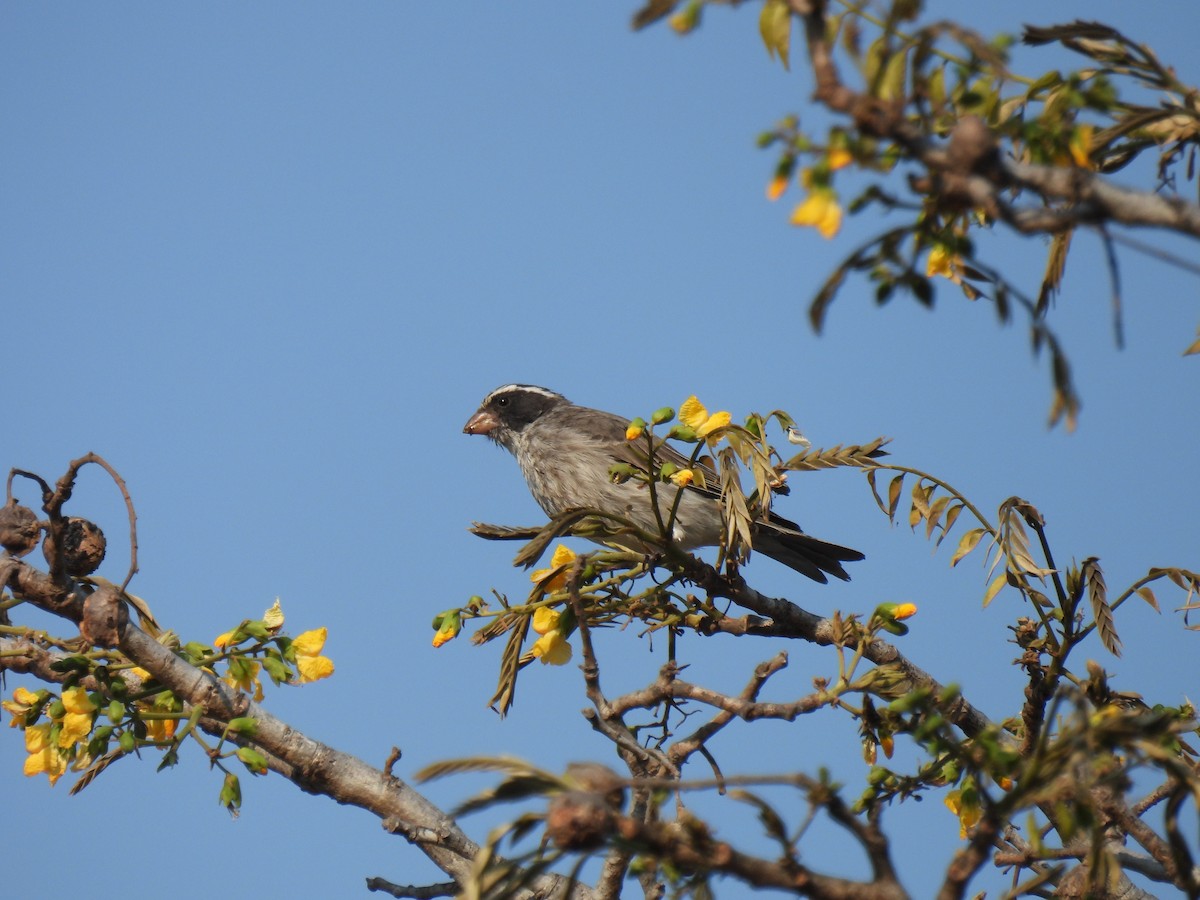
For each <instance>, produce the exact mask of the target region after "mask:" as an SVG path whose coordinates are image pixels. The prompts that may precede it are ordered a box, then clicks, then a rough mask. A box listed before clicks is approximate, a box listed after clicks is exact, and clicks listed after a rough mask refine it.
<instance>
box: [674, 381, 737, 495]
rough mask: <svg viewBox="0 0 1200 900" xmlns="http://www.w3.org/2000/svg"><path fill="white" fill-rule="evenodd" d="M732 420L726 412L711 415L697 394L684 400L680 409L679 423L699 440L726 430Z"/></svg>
mask: <svg viewBox="0 0 1200 900" xmlns="http://www.w3.org/2000/svg"><path fill="white" fill-rule="evenodd" d="M730 419H731V417H730V415H729V413H727V412H725V411H724V410H722V411H721V412H716V413H713V414H712V415H709V413H708V409H707V408H706V407H705V405H704V404H703V403H701V402H700V401H699V400H698V399H696V395H695V394H692V396H690V397H688V398H687V399H686V400H684V401H683V403H682V404H680V407H679V421H680V422H682V423H683V424H684V425H686V426H688V427H689V428H691V429H692V430H693V431H695V432H696V437H698V438H706V437H708V436H709V435H710V434H712V433H713V432H714V431H716V430H717V429H718V428H725V427H726V426H727V425H729V422H730ZM693 475H694V473H693Z"/></svg>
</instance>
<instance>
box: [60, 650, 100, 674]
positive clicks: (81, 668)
mask: <svg viewBox="0 0 1200 900" xmlns="http://www.w3.org/2000/svg"><path fill="white" fill-rule="evenodd" d="M91 668H92V661H91V660H90V659H88V658H87V657H86V656H80V655H78V654H77V655H75V656H65V657H63V658H62V659H56V660H55V661H54V662H52V663H50V670H51V671H52V672H87V671H90V670H91Z"/></svg>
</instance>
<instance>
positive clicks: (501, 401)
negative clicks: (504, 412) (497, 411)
mask: <svg viewBox="0 0 1200 900" xmlns="http://www.w3.org/2000/svg"><path fill="white" fill-rule="evenodd" d="M496 405H497V406H508V398H507V397H497V398H496Z"/></svg>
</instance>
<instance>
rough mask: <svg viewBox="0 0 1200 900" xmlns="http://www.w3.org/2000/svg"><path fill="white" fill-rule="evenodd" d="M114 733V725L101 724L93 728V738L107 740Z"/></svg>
mask: <svg viewBox="0 0 1200 900" xmlns="http://www.w3.org/2000/svg"><path fill="white" fill-rule="evenodd" d="M112 733H113V727H112V726H111V725H101V726H99V727H98V728H93V729H92V740H93V741H102V742H107V741H108V738H109V736H110V735H112Z"/></svg>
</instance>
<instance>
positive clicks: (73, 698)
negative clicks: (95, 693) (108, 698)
mask: <svg viewBox="0 0 1200 900" xmlns="http://www.w3.org/2000/svg"><path fill="white" fill-rule="evenodd" d="M62 702H63V706H65V707H66V709H67V711H66V713H65V714H64V715H63V717H62V729H61V730H60V731H59V733H58V746H60V747H70V746H71V745H72V744H78V743H80V742H82V741H84V740H86V739H87V736H88V735H89V734H91V731H92V723H93V722H94V721H95V717H94V716H93V715H92V713H94V712H95V711H96V704H95V703H93V702H92V701H91V698H89V697H88V695H87V691H85V690H84V689H83V688H81V687H73V688H67V689H66V690H65V691H63V692H62Z"/></svg>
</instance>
